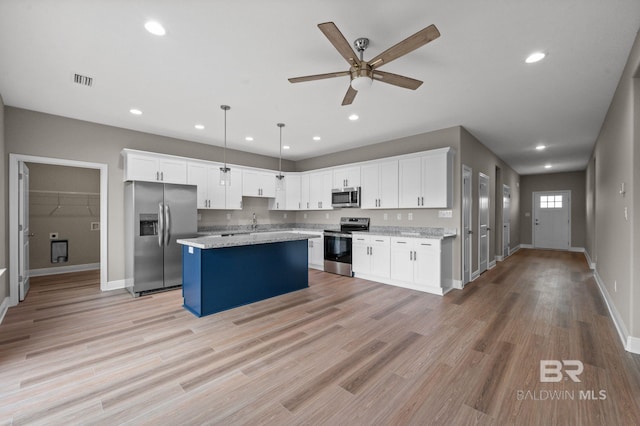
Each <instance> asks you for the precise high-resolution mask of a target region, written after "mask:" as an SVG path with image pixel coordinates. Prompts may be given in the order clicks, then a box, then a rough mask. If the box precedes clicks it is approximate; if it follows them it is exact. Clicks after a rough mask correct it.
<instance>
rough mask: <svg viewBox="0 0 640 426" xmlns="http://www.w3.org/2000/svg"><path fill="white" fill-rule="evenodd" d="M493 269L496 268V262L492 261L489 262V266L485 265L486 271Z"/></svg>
mask: <svg viewBox="0 0 640 426" xmlns="http://www.w3.org/2000/svg"><path fill="white" fill-rule="evenodd" d="M495 267H496V260H495V259H493V260H492V261H491V262H489V265H487V271H488V270H490V269H493V268H495Z"/></svg>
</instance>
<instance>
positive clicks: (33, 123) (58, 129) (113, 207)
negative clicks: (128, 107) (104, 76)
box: [4, 107, 294, 281]
mask: <svg viewBox="0 0 640 426" xmlns="http://www.w3.org/2000/svg"><path fill="white" fill-rule="evenodd" d="M4 117H5V144H6V152H7V153H15V154H25V155H35V156H42V157H54V158H64V159H69V160H78V161H86V162H93V163H102V164H107V165H108V167H109V176H108V187H109V194H108V197H109V210H108V216H109V228H108V234H109V235H108V247H109V248H108V250H109V252H108V256H109V265H108V280H109V281H115V280H121V279H124V235H123V234H124V222H123V217H122V212H123V209H124V204H123V203H124V200H123V197H124V194H123V189H124V185H123V180H122V179H123V170H122V157H121V155H120V151H121V150H122V149H123V148H133V149H140V150H145V151H153V152H159V153H164V154H173V155H181V156H185V157H194V158H200V159H204V160H210V161H221V160H222V148H220V147H215V146H210V145H204V144H200V143H195V142H188V141H184V140H179V139H172V138H168V137H163V136H158V135H152V134H148V133H142V132H136V131H132V130H127V129H122V128H117V127H111V126H105V125H101V124H95V123H89V122H86V121H80V120H74V119H70V118H64V117H60V116H55V115H50V114H43V113H39V112H34V111H28V110H24V109H19V108H13V107H6V108H5V114H4ZM5 161H6V160H5ZM227 161H228V162H229V163H232V164H240V165H246V166H252V167H261V168H268V169H274V170H277V169H278V159H277V158H271V157H265V156H261V155H257V154H251V153H245V152H241V151H234V150H227ZM282 169H283V170H285V171H293V170H294V164H293V163H292V162H290V161H283V162H282ZM4 176H6V172H5V173H4Z"/></svg>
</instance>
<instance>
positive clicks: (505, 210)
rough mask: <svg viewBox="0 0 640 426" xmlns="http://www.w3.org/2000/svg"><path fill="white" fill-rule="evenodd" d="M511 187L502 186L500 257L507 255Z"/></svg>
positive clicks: (508, 248)
mask: <svg viewBox="0 0 640 426" xmlns="http://www.w3.org/2000/svg"><path fill="white" fill-rule="evenodd" d="M510 216H511V188H510V187H509V185H503V186H502V257H503V258H506V257H507V256H509V250H510V247H509V245H510V243H511V241H510V236H509V233H510V231H511V218H510Z"/></svg>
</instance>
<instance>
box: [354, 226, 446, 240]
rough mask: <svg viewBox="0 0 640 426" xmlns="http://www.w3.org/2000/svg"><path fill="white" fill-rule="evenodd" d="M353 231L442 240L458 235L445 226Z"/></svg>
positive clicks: (356, 232) (355, 232) (366, 233)
mask: <svg viewBox="0 0 640 426" xmlns="http://www.w3.org/2000/svg"><path fill="white" fill-rule="evenodd" d="M353 233H354V234H365V235H380V236H385V237H406V238H431V239H438V240H442V239H444V238H454V237H455V236H456V235H457V234H456V232H454V231H453V230H450V229H443V228H423V229H420V230H413V229H412V230H400V229H371V230H369V231H354V232H353Z"/></svg>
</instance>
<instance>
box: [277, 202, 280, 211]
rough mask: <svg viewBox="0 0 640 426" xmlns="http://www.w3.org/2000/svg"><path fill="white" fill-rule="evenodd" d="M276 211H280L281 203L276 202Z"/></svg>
mask: <svg viewBox="0 0 640 426" xmlns="http://www.w3.org/2000/svg"><path fill="white" fill-rule="evenodd" d="M276 209H278V210H280V202H279V201H276Z"/></svg>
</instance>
